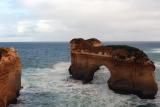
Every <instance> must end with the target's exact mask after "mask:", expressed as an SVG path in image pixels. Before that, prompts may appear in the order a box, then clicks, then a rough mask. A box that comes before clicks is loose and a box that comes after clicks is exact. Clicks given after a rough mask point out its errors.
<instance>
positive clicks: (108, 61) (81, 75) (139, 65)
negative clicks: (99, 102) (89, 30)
mask: <svg viewBox="0 0 160 107" xmlns="http://www.w3.org/2000/svg"><path fill="white" fill-rule="evenodd" d="M95 44H96V45H95ZM70 46H71V66H70V68H69V72H70V74H71V75H72V77H73V78H75V79H80V80H82V81H83V83H88V82H90V81H91V80H92V79H93V76H94V73H95V72H96V71H97V70H98V69H99V67H100V66H101V65H105V66H106V67H107V68H108V69H109V70H110V72H111V77H110V79H109V80H108V86H109V88H110V89H112V90H113V91H115V92H117V93H123V94H136V95H138V96H139V97H140V98H154V97H155V95H156V93H157V90H158V89H157V84H156V82H155V77H154V71H155V66H154V64H153V62H152V61H151V60H150V59H149V58H148V57H147V55H146V54H145V53H144V52H143V51H141V50H139V49H137V48H134V47H130V46H126V45H112V46H102V43H101V42H100V41H99V40H97V39H89V40H84V39H81V38H80V39H73V40H71V42H70Z"/></svg>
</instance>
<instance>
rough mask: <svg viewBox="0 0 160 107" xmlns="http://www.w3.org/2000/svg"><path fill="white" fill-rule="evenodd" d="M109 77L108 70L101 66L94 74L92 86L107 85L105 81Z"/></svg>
mask: <svg viewBox="0 0 160 107" xmlns="http://www.w3.org/2000/svg"><path fill="white" fill-rule="evenodd" d="M110 77H111V73H110V71H109V69H108V68H107V67H106V66H104V65H102V66H100V67H99V69H98V70H97V71H96V72H95V73H94V76H93V80H92V83H94V84H107V81H108V80H109V78H110Z"/></svg>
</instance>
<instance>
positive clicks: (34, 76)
mask: <svg viewBox="0 0 160 107" xmlns="http://www.w3.org/2000/svg"><path fill="white" fill-rule="evenodd" d="M69 66H70V63H69V62H60V63H57V64H55V65H53V68H43V69H40V68H28V69H24V70H23V78H22V80H23V81H22V84H23V87H24V88H23V89H22V90H21V95H20V97H19V103H18V104H17V105H11V106H10V107H136V106H138V105H140V104H142V100H140V99H139V98H138V97H136V96H134V95H130V96H129V95H120V94H115V93H113V92H112V91H111V90H109V89H108V85H107V80H108V79H109V78H110V72H109V71H108V69H107V68H106V67H104V66H101V67H100V69H99V70H98V71H97V72H96V73H95V75H94V79H93V81H92V82H91V84H82V82H81V81H79V80H74V79H72V78H70V75H69V73H68V68H69ZM148 102H149V101H148V100H144V101H143V103H144V104H146V103H148ZM151 102H152V101H151ZM155 102H156V103H158V102H159V101H158V100H155ZM155 102H154V103H155Z"/></svg>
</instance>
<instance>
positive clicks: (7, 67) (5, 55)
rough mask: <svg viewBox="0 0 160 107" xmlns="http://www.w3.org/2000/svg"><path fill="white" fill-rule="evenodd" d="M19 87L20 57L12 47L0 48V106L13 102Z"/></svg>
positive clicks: (3, 106) (4, 106)
mask: <svg viewBox="0 0 160 107" xmlns="http://www.w3.org/2000/svg"><path fill="white" fill-rule="evenodd" d="M20 89H21V63H20V58H19V56H18V54H17V52H16V50H15V49H14V48H0V107H6V106H7V105H8V104H10V103H15V102H16V98H17V96H18V95H19V90H20Z"/></svg>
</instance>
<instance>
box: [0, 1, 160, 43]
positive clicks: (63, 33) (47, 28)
mask: <svg viewBox="0 0 160 107" xmlns="http://www.w3.org/2000/svg"><path fill="white" fill-rule="evenodd" d="M79 37H82V38H91V37H96V38H98V39H100V40H103V41H160V0H0V41H69V40H70V39H72V38H79Z"/></svg>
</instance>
